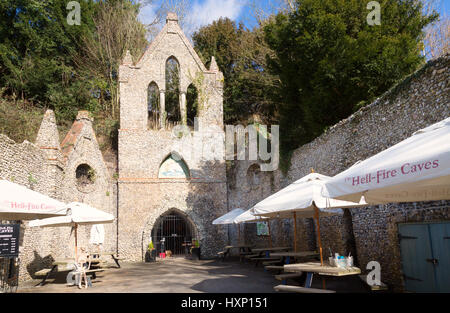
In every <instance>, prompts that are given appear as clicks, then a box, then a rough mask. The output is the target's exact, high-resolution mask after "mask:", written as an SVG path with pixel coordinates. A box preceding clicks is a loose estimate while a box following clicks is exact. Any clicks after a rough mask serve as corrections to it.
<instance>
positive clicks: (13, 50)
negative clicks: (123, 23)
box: [0, 0, 96, 117]
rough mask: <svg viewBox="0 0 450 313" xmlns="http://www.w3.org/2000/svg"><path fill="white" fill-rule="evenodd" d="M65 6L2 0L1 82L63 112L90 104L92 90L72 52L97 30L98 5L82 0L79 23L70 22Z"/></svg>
mask: <svg viewBox="0 0 450 313" xmlns="http://www.w3.org/2000/svg"><path fill="white" fill-rule="evenodd" d="M66 5H67V1H64V0H47V1H39V0H19V1H17V0H3V1H1V2H0V86H3V87H4V88H6V89H7V91H6V94H9V95H13V96H15V97H17V96H20V97H21V98H22V99H25V98H27V99H28V100H34V101H35V102H39V103H41V105H45V106H50V107H52V108H53V109H55V110H56V112H57V113H60V114H64V113H66V112H69V111H72V109H71V108H73V107H81V108H86V107H88V106H89V102H90V95H89V92H88V90H89V88H88V86H87V84H86V83H85V82H84V81H80V80H79V79H78V78H79V77H78V76H77V73H76V71H75V69H74V62H73V59H72V58H71V55H72V53H73V52H74V51H76V50H77V47H78V45H79V43H80V41H81V37H82V36H83V35H84V34H86V33H89V32H92V31H93V29H94V28H93V23H92V15H93V13H94V12H95V9H96V3H95V2H94V1H81V2H80V5H81V10H82V12H83V14H82V15H81V19H82V20H81V25H79V26H70V25H68V24H67V20H66V17H67V13H68V11H67V9H66ZM72 117H73V114H72Z"/></svg>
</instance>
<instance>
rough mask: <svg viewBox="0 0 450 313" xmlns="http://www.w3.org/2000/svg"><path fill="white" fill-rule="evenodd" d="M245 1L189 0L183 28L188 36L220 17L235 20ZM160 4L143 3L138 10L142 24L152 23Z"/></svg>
mask: <svg viewBox="0 0 450 313" xmlns="http://www.w3.org/2000/svg"><path fill="white" fill-rule="evenodd" d="M141 2H143V3H144V4H145V1H143V0H141ZM246 2H247V1H246V0H191V1H190V6H189V8H188V12H187V15H186V23H184V24H185V27H184V29H183V30H184V32H185V33H186V35H188V36H189V37H190V35H191V34H192V33H193V32H194V31H196V30H198V29H199V28H200V27H201V26H205V25H208V24H210V23H212V22H213V21H215V20H218V19H219V18H220V17H228V18H230V19H231V20H236V19H237V18H238V17H239V15H240V14H241V12H242V9H243V8H244V6H245V5H246ZM160 5H161V3H160V1H153V2H152V3H151V4H145V5H143V6H142V7H141V11H140V12H139V20H140V21H141V22H142V23H144V24H150V23H152V22H153V21H154V19H155V17H156V12H157V10H158V8H159V7H160ZM162 22H163V23H164V22H165V21H162Z"/></svg>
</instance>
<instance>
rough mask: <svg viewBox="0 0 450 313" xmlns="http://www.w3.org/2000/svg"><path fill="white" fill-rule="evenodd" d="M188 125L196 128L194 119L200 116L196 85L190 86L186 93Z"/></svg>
mask: <svg viewBox="0 0 450 313" xmlns="http://www.w3.org/2000/svg"><path fill="white" fill-rule="evenodd" d="M186 111H187V112H186V114H187V125H188V126H194V118H195V117H197V116H198V115H197V114H198V91H197V88H195V86H194V84H190V85H189V87H188V88H187V93H186Z"/></svg>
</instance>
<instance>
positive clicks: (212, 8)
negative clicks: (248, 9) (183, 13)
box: [187, 0, 246, 33]
mask: <svg viewBox="0 0 450 313" xmlns="http://www.w3.org/2000/svg"><path fill="white" fill-rule="evenodd" d="M245 4H246V1H242V0H203V1H199V0H195V1H194V3H193V5H192V10H191V12H190V14H189V15H188V18H189V23H188V24H190V28H191V29H188V30H187V32H188V33H191V32H193V31H195V30H197V29H198V28H200V27H201V26H204V25H208V24H210V23H212V22H213V21H215V20H218V19H219V18H221V17H228V18H229V19H231V20H235V19H237V18H238V16H239V15H240V14H241V11H242V9H243V8H244V6H245Z"/></svg>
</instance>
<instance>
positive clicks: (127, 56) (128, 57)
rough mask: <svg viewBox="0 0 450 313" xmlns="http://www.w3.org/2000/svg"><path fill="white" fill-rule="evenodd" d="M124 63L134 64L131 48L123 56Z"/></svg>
mask: <svg viewBox="0 0 450 313" xmlns="http://www.w3.org/2000/svg"><path fill="white" fill-rule="evenodd" d="M122 65H133V58H132V57H131V53H130V50H127V53H126V54H125V57H124V58H123V61H122Z"/></svg>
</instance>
